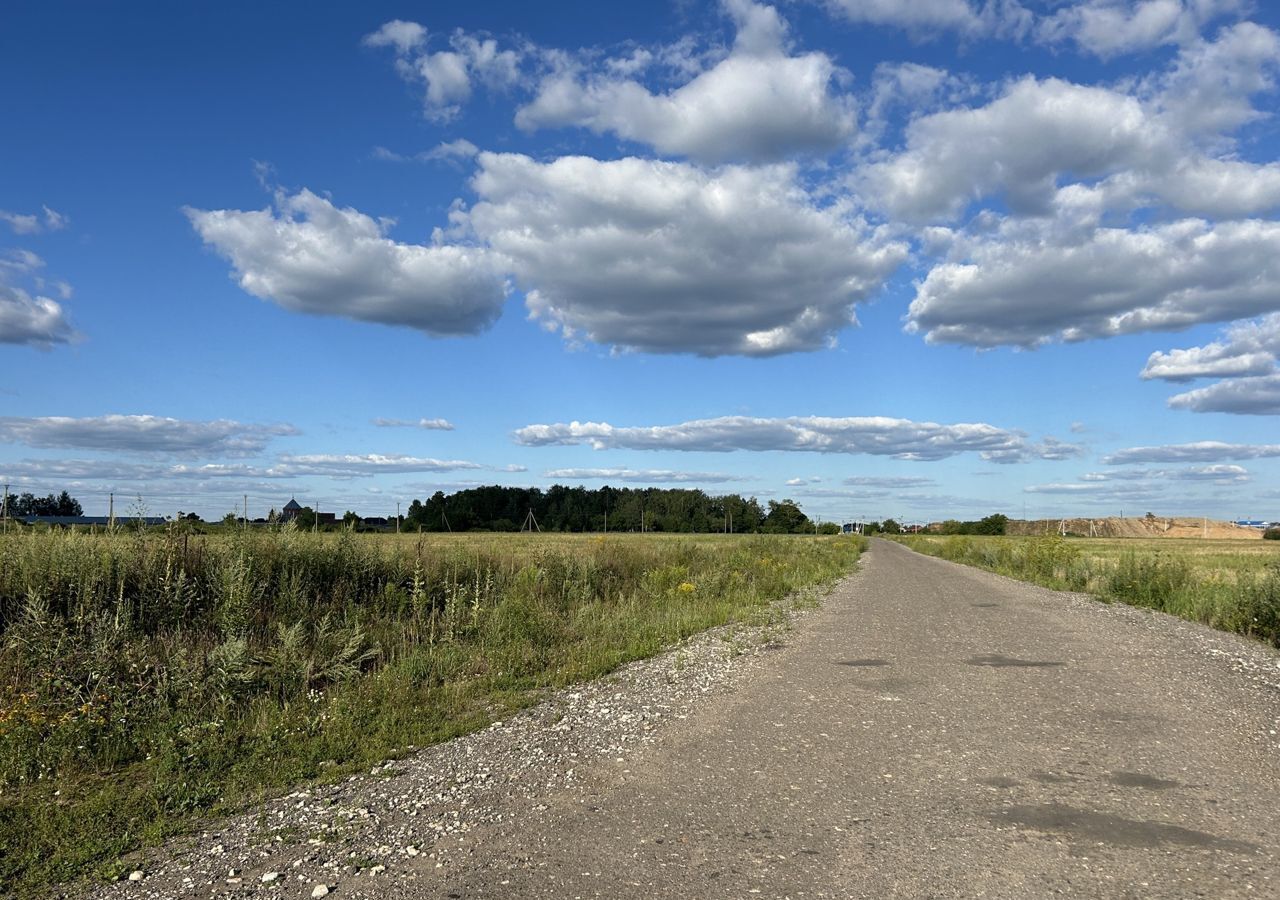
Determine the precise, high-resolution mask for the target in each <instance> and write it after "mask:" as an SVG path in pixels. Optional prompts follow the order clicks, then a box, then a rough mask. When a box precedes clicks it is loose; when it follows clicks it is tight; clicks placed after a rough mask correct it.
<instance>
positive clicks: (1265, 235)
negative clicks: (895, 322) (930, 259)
mask: <svg viewBox="0 0 1280 900" xmlns="http://www.w3.org/2000/svg"><path fill="white" fill-rule="evenodd" d="M967 250H968V252H967V254H966V256H967V258H966V259H965V260H964V261H962V262H946V263H942V264H940V265H938V266H935V267H934V268H933V269H932V270H931V271H930V272H929V274H928V276H927V277H926V278H925V279H924V281H923V282H922V283H920V284H919V286H918V287H917V290H916V296H915V299H914V300H912V302H911V306H910V309H909V312H908V330H910V331H914V332H923V333H924V334H925V336H926V338H927V339H928V340H929V341H931V342H935V343H963V344H970V345H975V346H980V347H993V346H998V345H1001V344H1011V345H1018V346H1024V347H1031V346H1035V345H1037V344H1041V343H1044V342H1046V341H1048V340H1052V339H1054V338H1061V339H1064V340H1068V341H1077V340H1085V339H1089V338H1098V337H1106V336H1111V335H1118V334H1133V333H1137V332H1143V331H1158V330H1171V329H1178V328H1185V327H1187V326H1190V325H1194V324H1197V323H1202V322H1223V321H1231V320H1233V319H1239V318H1244V317H1247V316H1254V315H1258V314H1260V313H1265V312H1268V311H1270V310H1272V309H1274V308H1275V307H1276V305H1277V303H1278V302H1280V223H1277V222H1270V221H1261V220H1247V221H1239V222H1222V223H1219V224H1217V225H1211V224H1209V223H1208V222H1205V221H1203V220H1199V219H1187V220H1182V221H1177V222H1172V223H1169V224H1165V225H1158V226H1151V227H1146V228H1139V229H1133V230H1127V229H1118V228H1098V229H1096V230H1093V231H1090V232H1088V233H1087V234H1086V235H1085V236H1083V237H1077V236H1075V235H1070V234H1066V235H1064V234H1060V233H1056V232H1053V231H1052V230H1051V229H1048V228H1045V227H1042V226H1041V225H1040V224H1037V223H1014V222H1006V223H1005V226H1004V227H1002V228H1001V230H1000V231H999V232H998V233H997V234H996V235H995V236H991V237H986V238H981V239H978V240H976V241H974V242H973V243H972V244H971V245H970V246H969V247H968V248H967Z"/></svg>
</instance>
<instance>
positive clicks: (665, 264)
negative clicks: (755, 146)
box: [469, 153, 906, 356]
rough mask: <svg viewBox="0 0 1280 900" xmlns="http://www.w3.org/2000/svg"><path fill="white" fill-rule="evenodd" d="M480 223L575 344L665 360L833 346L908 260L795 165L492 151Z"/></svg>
mask: <svg viewBox="0 0 1280 900" xmlns="http://www.w3.org/2000/svg"><path fill="white" fill-rule="evenodd" d="M478 161H479V165H480V170H479V172H478V173H477V174H476V176H475V178H474V180H473V185H474V187H475V190H476V193H477V194H478V195H479V196H480V201H479V202H478V203H476V205H475V206H474V207H473V208H472V209H471V211H470V214H469V222H470V225H471V226H472V227H473V228H474V229H475V232H476V233H477V234H478V235H479V236H480V237H481V238H483V239H484V240H486V241H487V242H488V243H489V245H490V246H491V247H492V248H493V250H494V251H496V252H497V253H499V254H501V255H502V256H503V257H504V258H506V259H507V260H509V264H510V266H511V270H512V271H513V272H514V273H515V274H516V276H517V278H518V280H519V282H520V284H521V286H522V287H524V288H525V289H526V291H527V295H526V304H527V306H528V308H529V310H530V313H531V315H532V316H533V317H534V318H536V319H539V320H541V321H542V322H543V323H544V324H545V325H547V326H548V327H553V328H556V329H558V330H560V331H562V332H563V333H564V334H565V336H566V337H567V338H570V339H575V338H576V337H577V336H579V335H580V336H581V337H584V338H586V339H587V340H590V341H592V342H595V343H599V344H607V345H613V346H616V347H619V348H623V349H634V350H642V351H647V352H654V353H696V354H699V355H703V356H718V355H725V354H739V355H746V356H767V355H771V354H778V353H787V352H792V351H796V350H811V349H816V348H819V347H823V346H827V345H828V344H829V342H830V341H831V339H832V337H833V335H834V334H835V333H836V332H837V331H839V330H840V329H841V328H843V327H845V326H846V325H848V324H849V323H850V322H852V321H853V320H854V316H853V306H854V304H855V303H857V302H859V301H861V300H865V299H866V298H868V297H869V296H871V295H872V294H873V293H874V292H875V291H876V290H878V289H879V288H880V286H881V285H882V284H883V282H884V280H885V279H886V278H887V277H888V275H889V274H890V273H891V272H892V271H893V270H894V269H895V268H897V266H898V265H899V263H901V262H902V260H903V259H904V258H905V255H906V250H905V247H904V246H903V245H902V244H900V243H896V242H892V241H889V240H887V239H884V238H882V237H881V236H880V235H879V233H878V232H876V231H873V230H872V229H870V228H868V227H867V226H866V225H865V224H864V223H863V222H862V221H861V220H860V219H858V218H857V217H855V216H853V215H851V214H850V213H849V212H848V211H847V210H844V209H842V208H839V207H830V206H820V205H818V203H817V201H816V200H815V199H814V198H813V197H812V196H810V195H809V194H808V193H807V192H806V191H805V190H804V188H802V187H801V186H800V185H799V183H798V180H797V174H796V171H795V169H794V168H793V167H791V166H766V167H751V168H748V167H726V168H721V169H715V170H706V169H702V168H699V167H696V166H693V165H691V164H687V163H674V162H660V161H655V160H643V159H633V158H628V159H621V160H616V161H609V162H602V161H600V160H596V159H591V158H588V157H562V158H560V159H557V160H555V161H553V162H550V163H541V162H537V161H535V160H533V159H530V158H529V157H527V156H521V155H517V154H495V153H482V154H480V156H479V158H478Z"/></svg>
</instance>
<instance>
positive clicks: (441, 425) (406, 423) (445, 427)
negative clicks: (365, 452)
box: [373, 419, 453, 431]
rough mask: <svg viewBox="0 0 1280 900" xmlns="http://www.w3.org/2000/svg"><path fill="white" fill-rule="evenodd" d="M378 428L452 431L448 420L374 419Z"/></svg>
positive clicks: (451, 425) (451, 424)
mask: <svg viewBox="0 0 1280 900" xmlns="http://www.w3.org/2000/svg"><path fill="white" fill-rule="evenodd" d="M373 424H374V425H376V426H377V427H379V428H425V429H427V430H428V431H453V423H452V422H450V421H449V420H448V419H374V420H373Z"/></svg>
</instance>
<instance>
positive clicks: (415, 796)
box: [54, 574, 856, 900]
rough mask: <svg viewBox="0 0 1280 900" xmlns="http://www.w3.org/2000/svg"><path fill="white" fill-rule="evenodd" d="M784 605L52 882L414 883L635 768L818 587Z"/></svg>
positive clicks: (183, 892)
mask: <svg viewBox="0 0 1280 900" xmlns="http://www.w3.org/2000/svg"><path fill="white" fill-rule="evenodd" d="M851 577H856V574H855V575H854V576H851ZM777 610H778V612H779V613H780V616H781V618H780V621H778V622H776V623H775V624H770V625H763V626H756V625H741V624H737V625H727V626H723V627H720V628H715V629H711V630H709V631H707V632H703V633H701V634H698V635H695V636H693V637H692V638H690V639H688V640H687V641H685V642H684V643H682V644H681V645H680V646H678V647H676V648H674V649H672V650H670V651H667V652H665V653H663V654H660V655H658V656H654V657H652V658H649V659H645V660H639V661H637V662H634V663H630V664H627V665H626V666H623V667H621V668H619V669H618V670H617V671H615V672H614V673H612V674H611V675H609V676H607V677H605V678H602V679H599V680H596V681H593V682H589V683H585V684H581V685H578V686H575V687H574V688H572V689H568V690H563V691H559V692H556V693H554V694H552V695H551V696H549V697H548V698H547V699H545V700H544V701H542V702H540V703H538V704H537V705H535V706H532V707H530V708H529V709H527V710H524V711H522V712H520V713H518V714H516V715H514V716H512V717H510V718H509V719H507V720H505V721H500V722H495V723H494V724H492V725H490V726H489V727H488V728H485V729H483V730H482V731H478V732H475V733H473V734H470V735H467V736H464V737H462V738H458V739H455V740H452V741H449V742H446V743H443V744H438V745H435V746H433V747H428V748H424V749H417V750H415V749H413V748H409V752H407V753H406V754H404V755H400V756H399V757H398V758H397V759H394V760H388V761H387V762H386V763H385V764H384V765H382V766H380V767H377V768H374V769H372V770H371V771H370V772H368V773H367V774H363V775H357V776H352V777H350V778H347V779H346V780H344V781H342V782H339V783H337V784H332V785H323V786H315V787H311V788H305V789H301V790H298V791H294V792H292V793H290V794H288V795H286V796H283V797H280V798H278V799H275V800H272V801H269V802H267V803H264V804H261V805H259V806H257V807H255V808H254V809H253V810H252V811H250V812H246V813H243V814H240V815H238V816H234V817H231V818H228V819H225V820H222V821H219V822H217V823H215V827H212V828H209V829H207V830H204V831H202V832H200V833H199V834H196V835H193V836H190V837H187V838H183V839H180V840H176V841H173V842H171V843H169V844H168V845H166V846H164V847H162V848H157V849H153V850H150V851H147V852H145V853H143V854H139V855H138V856H137V857H136V858H135V861H134V866H135V867H134V868H133V869H132V874H133V877H134V878H135V879H136V880H130V879H129V878H128V876H126V877H125V878H124V879H123V880H122V881H120V882H118V883H114V884H110V885H103V886H99V887H97V888H96V889H86V888H85V887H84V886H83V885H77V886H74V887H69V888H64V889H63V890H62V891H60V892H56V893H55V894H54V896H57V897H66V898H70V897H83V896H89V897H93V898H103V900H106V898H129V900H133V898H148V900H160V898H179V897H182V898H186V897H210V896H232V897H240V896H269V897H312V896H327V895H329V894H332V895H333V896H335V897H338V896H341V897H367V898H375V897H387V896H398V895H401V894H402V893H403V892H406V891H407V892H409V894H410V895H412V894H413V892H414V890H415V886H416V885H417V883H418V882H419V881H421V880H422V878H423V875H424V874H425V873H431V874H432V875H433V876H434V875H439V874H443V873H444V872H451V871H453V870H454V869H455V868H458V867H461V866H465V859H466V857H467V856H469V855H470V852H471V850H472V849H473V843H474V842H473V839H472V837H473V836H474V835H475V834H477V833H485V834H487V835H491V834H493V833H504V832H507V831H510V830H513V829H515V830H520V831H522V830H523V829H526V828H530V827H539V826H541V825H545V824H547V823H549V822H551V821H553V820H554V818H555V816H556V812H555V810H556V809H557V808H560V807H563V806H564V805H565V804H566V803H569V804H572V803H573V802H575V800H576V799H579V798H581V797H583V796H586V795H588V794H589V793H590V792H592V791H598V790H601V789H602V788H604V787H605V786H607V785H608V784H609V783H610V782H612V781H614V780H616V779H617V778H619V777H621V776H624V775H625V774H627V773H628V772H629V769H628V768H627V763H628V761H629V760H631V759H632V758H633V757H634V756H635V755H637V754H640V753H644V752H645V751H646V750H648V749H649V748H651V747H653V746H654V745H655V744H656V743H658V742H659V741H660V740H661V738H662V737H663V735H664V734H665V733H666V732H667V731H669V730H670V729H672V728H674V727H678V726H679V725H680V724H681V723H683V722H686V721H687V720H688V719H689V718H690V717H691V716H693V715H695V714H696V713H697V712H698V711H699V710H701V709H703V708H705V707H708V706H709V705H712V704H714V703H716V702H719V701H720V700H721V699H723V698H724V697H725V696H727V695H729V694H731V693H732V692H733V691H734V689H735V686H736V685H737V684H738V683H739V682H740V681H741V680H742V679H743V678H747V677H750V674H751V673H752V672H753V671H755V670H756V669H758V668H759V667H760V666H761V665H762V664H763V663H764V662H765V661H766V660H767V659H768V658H769V657H770V656H771V655H774V654H775V653H776V652H777V651H778V650H780V649H781V648H782V647H783V646H784V645H785V643H786V642H787V641H788V640H789V639H790V636H791V635H792V634H793V633H794V631H795V629H796V628H798V627H801V626H802V624H803V622H804V621H805V620H806V619H807V618H808V617H811V616H813V615H814V614H815V613H816V611H817V606H816V604H815V603H814V597H813V596H812V595H810V596H808V597H803V596H801V597H792V598H788V599H787V600H785V601H783V602H782V603H780V604H778V607H777ZM138 873H141V876H140V877H139V875H138ZM431 880H434V879H431ZM322 885H323V890H322V889H321V887H320V886H322ZM86 890H89V891H90V892H89V893H88V894H86V893H85V891H86Z"/></svg>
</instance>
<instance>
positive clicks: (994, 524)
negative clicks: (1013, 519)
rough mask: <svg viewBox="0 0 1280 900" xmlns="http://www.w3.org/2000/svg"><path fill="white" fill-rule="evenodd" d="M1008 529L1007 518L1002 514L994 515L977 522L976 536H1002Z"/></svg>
mask: <svg viewBox="0 0 1280 900" xmlns="http://www.w3.org/2000/svg"><path fill="white" fill-rule="evenodd" d="M1008 527H1009V517H1008V516H1006V515H1004V514H1003V513H995V514H993V515H990V516H987V517H986V518H985V519H983V520H981V521H980V522H978V529H977V533H978V534H1004V533H1005V529H1006V528H1008Z"/></svg>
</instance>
